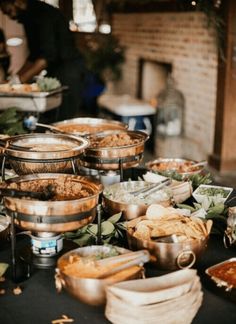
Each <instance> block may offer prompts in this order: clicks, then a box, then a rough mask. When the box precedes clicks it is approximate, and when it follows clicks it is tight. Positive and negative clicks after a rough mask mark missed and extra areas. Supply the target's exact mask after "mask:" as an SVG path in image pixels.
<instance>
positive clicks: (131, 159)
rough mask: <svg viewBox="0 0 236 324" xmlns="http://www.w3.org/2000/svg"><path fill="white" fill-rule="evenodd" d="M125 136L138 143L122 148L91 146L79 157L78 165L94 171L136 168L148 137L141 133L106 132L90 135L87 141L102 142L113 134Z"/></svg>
mask: <svg viewBox="0 0 236 324" xmlns="http://www.w3.org/2000/svg"><path fill="white" fill-rule="evenodd" d="M123 133H125V134H127V135H129V136H130V138H131V139H132V140H138V143H135V144H130V145H123V146H106V147H92V146H91V145H90V146H89V147H88V148H87V149H86V150H85V151H84V154H83V156H81V157H80V165H82V166H83V167H87V168H91V169H96V170H118V169H119V168H120V167H121V165H122V168H124V169H127V168H130V167H135V166H138V165H139V163H140V161H141V159H142V157H143V152H144V145H145V142H146V141H147V140H148V138H149V136H148V135H147V134H146V133H144V132H141V131H125V130H123V131H107V132H103V133H99V134H97V135H90V136H89V137H88V139H89V141H90V142H92V141H93V140H102V139H103V138H105V137H106V136H109V135H113V134H123Z"/></svg>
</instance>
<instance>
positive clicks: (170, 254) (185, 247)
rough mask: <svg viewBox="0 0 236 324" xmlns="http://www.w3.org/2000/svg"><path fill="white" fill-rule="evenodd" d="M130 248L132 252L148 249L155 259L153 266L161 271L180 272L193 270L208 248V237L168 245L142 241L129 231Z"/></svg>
mask: <svg viewBox="0 0 236 324" xmlns="http://www.w3.org/2000/svg"><path fill="white" fill-rule="evenodd" d="M127 238H128V244H129V248H130V249H131V250H135V251H136V250H142V249H147V250H148V251H149V253H150V254H151V255H152V257H153V260H154V262H153V264H154V265H155V267H156V268H157V269H161V270H178V269H185V268H191V267H192V266H193V265H194V264H195V263H196V262H197V261H198V259H199V258H200V257H201V255H202V254H203V253H204V251H205V249H206V248H207V242H208V239H209V238H208V237H206V238H204V239H194V240H189V241H186V242H178V243H166V242H155V241H151V240H141V239H138V238H136V237H134V236H133V235H132V231H127Z"/></svg>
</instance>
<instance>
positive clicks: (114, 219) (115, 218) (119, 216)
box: [107, 212, 122, 224]
mask: <svg viewBox="0 0 236 324" xmlns="http://www.w3.org/2000/svg"><path fill="white" fill-rule="evenodd" d="M121 216H122V212H120V213H118V214H115V215H113V216H111V217H109V218H108V219H107V221H109V222H111V223H112V224H116V223H117V222H118V221H119V220H120V218H121Z"/></svg>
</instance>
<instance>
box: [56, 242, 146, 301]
mask: <svg viewBox="0 0 236 324" xmlns="http://www.w3.org/2000/svg"><path fill="white" fill-rule="evenodd" d="M116 249H117V250H118V252H119V253H120V254H123V253H127V252H130V251H129V250H127V249H123V248H119V247H116ZM108 250H109V246H104V245H103V246H99V245H96V246H86V247H83V248H78V249H75V250H72V251H70V252H68V253H66V254H64V255H63V256H61V257H60V258H59V259H58V261H57V270H56V273H57V274H56V284H57V285H59V287H58V288H59V290H60V289H61V288H62V287H63V288H65V289H66V290H67V291H68V292H69V293H70V294H71V295H72V296H74V297H75V298H77V299H79V300H81V301H82V302H84V303H86V304H90V305H101V304H104V303H105V300H106V293H105V289H106V287H107V286H108V285H112V284H114V283H116V282H120V281H124V280H131V279H137V278H141V277H142V272H143V268H142V267H141V266H137V271H136V272H135V273H132V275H130V274H129V276H127V275H126V276H123V277H122V276H120V277H119V279H118V278H117V277H113V276H111V277H109V278H106V279H90V278H78V277H72V276H68V275H66V274H65V273H64V272H63V269H64V265H65V264H66V263H68V260H69V258H70V256H71V255H78V256H89V255H90V256H91V255H94V254H95V253H104V252H108Z"/></svg>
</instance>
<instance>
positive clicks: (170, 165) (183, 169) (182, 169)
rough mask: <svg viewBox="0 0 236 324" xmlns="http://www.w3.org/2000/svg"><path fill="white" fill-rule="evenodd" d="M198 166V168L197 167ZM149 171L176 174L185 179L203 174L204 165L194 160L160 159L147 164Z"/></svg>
mask: <svg viewBox="0 0 236 324" xmlns="http://www.w3.org/2000/svg"><path fill="white" fill-rule="evenodd" d="M195 165H196V166H195ZM146 167H147V169H149V170H151V171H154V172H164V173H168V172H170V173H171V172H176V173H178V174H180V175H181V176H182V177H183V178H185V177H188V176H190V175H193V174H197V173H200V172H202V170H203V168H204V164H203V165H199V164H198V162H196V161H194V160H187V159H180V158H159V159H155V160H153V161H149V162H147V163H146Z"/></svg>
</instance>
